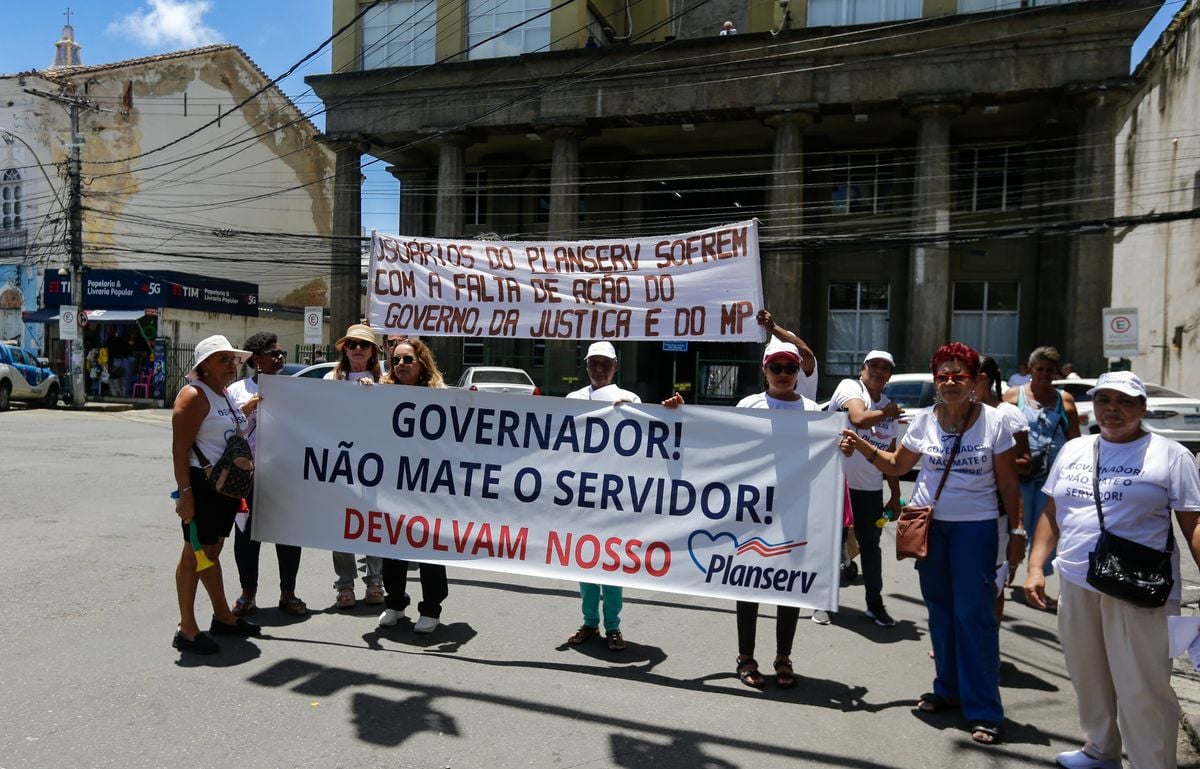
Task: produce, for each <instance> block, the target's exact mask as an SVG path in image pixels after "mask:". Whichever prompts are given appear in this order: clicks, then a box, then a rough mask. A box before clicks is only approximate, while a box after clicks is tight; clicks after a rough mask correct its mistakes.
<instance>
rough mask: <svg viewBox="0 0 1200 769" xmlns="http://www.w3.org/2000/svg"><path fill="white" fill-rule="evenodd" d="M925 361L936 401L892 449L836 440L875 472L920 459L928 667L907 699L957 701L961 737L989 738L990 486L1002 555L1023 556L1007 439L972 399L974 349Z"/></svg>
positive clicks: (995, 684)
mask: <svg viewBox="0 0 1200 769" xmlns="http://www.w3.org/2000/svg"><path fill="white" fill-rule="evenodd" d="M930 368H931V369H932V370H933V380H934V385H935V386H936V388H937V395H938V403H937V405H936V406H934V408H933V410H931V411H929V412H926V413H924V414H919V415H918V416H917V417H916V418H915V419H913V421H912V424H910V425H909V428H908V431H907V432H906V433H905V435H904V438H903V439H902V441H901V443H900V446H899V447H898V448H897V449H896V451H894V452H891V451H881V450H879V449H878V448H877V447H876V446H873V445H872V444H870V443H868V442H867V441H865V440H863V439H862V438H861V437H860V436H859V435H858V434H857V433H855V432H854V431H852V430H844V431H843V432H842V441H841V448H842V452H843V453H845V454H846V455H847V456H849V454H850V453H851V452H852V451H858V452H859V453H861V454H862V455H863V456H864V457H866V458H867V461H869V462H870V463H871V464H872V465H874V466H875V467H877V468H879V469H880V470H882V471H883V473H884V474H885V475H904V474H905V473H907V472H908V471H909V470H911V469H912V468H913V467H915V466H916V465H917V462H918V461H919V462H920V463H921V469H920V473H919V474H918V475H917V482H916V485H915V487H914V489H913V495H912V499H911V500H910V503H911V504H913V505H917V506H924V505H931V506H932V507H933V521H932V525H931V527H930V533H929V552H928V554H927V555H926V556H925V558H923V559H921V560H919V561H917V573H918V575H919V577H920V582H921V596H922V597H923V598H924V600H925V606H926V608H928V610H929V636H930V640H931V641H932V644H933V651H934V666H935V668H936V673H935V677H934V681H933V691H932V692H929V693H927V694H922V695H921V699H920V701H919V702H918V703H917V708H918V709H919V710H921V711H922V712H925V713H932V712H935V711H940V710H950V709H953V708H961V709H962V713H963V716H965V718H966V720H967V723H968V724H969V728H970V730H971V739H973V740H975V741H976V742H978V743H981V744H984V745H991V744H993V743H996V742H999V741H1000V737H1001V731H1000V730H1001V723H1002V722H1003V720H1004V708H1003V706H1002V705H1001V703H1000V680H999V679H1000V636H999V633H1000V625H999V623H998V622H997V621H996V615H995V613H994V606H995V597H996V593H995V587H994V579H995V560H996V549H997V547H998V546H999V532H998V531H997V528H996V518H997V517H998V515H999V507H998V505H997V492H999V496H1000V499H1001V500H1003V502H1004V509H1005V512H1006V513H1007V515H1008V521H1009V529H1010V531H1009V533H1010V535H1011V536H1010V538H1009V542H1008V560H1009V562H1010V563H1014V564H1016V563H1020V562H1021V561H1022V559H1023V558H1024V555H1025V531H1024V530H1023V529H1022V528H1021V520H1022V518H1021V492H1020V484H1019V482H1018V479H1017V467H1016V451H1014V450H1013V447H1014V445H1015V444H1014V442H1013V437H1012V433H1011V432H1010V431H1009V430H1008V429H1007V428H1006V427H1005V424H1004V420H1003V418H1002V417H1001V415H1000V413H999V412H998V411H997V410H996V409H994V408H992V407H991V406H987V405H983V404H980V403H977V402H976V401H975V397H974V394H975V382H976V380H977V379H978V378H979V376H980V373H979V354H978V353H976V352H975V351H974V350H972V349H971V348H970V347H968V346H966V345H964V344H961V343H958V342H954V343H951V344H948V345H945V346H943V347H942V348H940V349H939V350H938V351H937V352H936V353H934V355H933V358H932V359H931V360H930Z"/></svg>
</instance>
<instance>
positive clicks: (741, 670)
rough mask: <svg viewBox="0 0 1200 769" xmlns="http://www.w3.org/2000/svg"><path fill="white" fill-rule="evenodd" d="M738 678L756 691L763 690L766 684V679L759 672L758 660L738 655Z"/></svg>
mask: <svg viewBox="0 0 1200 769" xmlns="http://www.w3.org/2000/svg"><path fill="white" fill-rule="evenodd" d="M737 677H738V678H740V679H741V680H742V683H744V684H745V685H746V686H753V687H754V688H755V689H761V688H762V687H763V685H764V684H766V679H765V678H763V674H762V673H760V672H758V660H756V659H754V658H753V657H743V656H741V655H738V658H737Z"/></svg>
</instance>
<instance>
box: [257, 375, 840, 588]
mask: <svg viewBox="0 0 1200 769" xmlns="http://www.w3.org/2000/svg"><path fill="white" fill-rule="evenodd" d="M259 386H260V387H261V389H262V393H263V401H262V404H261V405H260V406H259V416H258V427H257V431H258V442H257V457H256V464H257V468H258V469H257V470H256V472H255V479H254V515H253V532H252V533H253V536H254V538H255V539H258V540H263V541H267V542H276V543H284V544H290V545H300V546H302V547H316V548H323V549H326V550H339V551H343V552H353V553H359V554H366V555H379V556H384V557H388V558H397V559H402V560H414V561H428V562H435V563H444V564H452V565H455V566H462V567H467V568H475V569H490V570H493V571H502V572H510V573H516V574H530V575H536V576H543V577H556V578H559V579H570V580H579V581H583V582H599V583H603V584H608V585H625V586H629V587H638V588H646V589H650V590H662V591H667V592H673V593H687V594H692V595H703V596H714V597H721V598H733V599H742V600H749V601H760V602H765V603H776V604H790V605H795V606H806V607H810V608H820V609H828V610H830V611H833V610H836V608H837V598H838V582H839V563H840V561H841V542H842V539H841V537H842V504H843V496H844V495H843V480H842V463H841V454H840V453H839V452H838V451H837V445H836V435H837V433H838V431H839V430H840V429H841V427H842V426H843V424H844V422H845V417H844V415H842V414H838V413H833V414H827V413H825V412H803V411H795V410H790V409H789V410H778V411H776V410H771V409H733V408H718V407H709V406H682V407H680V408H678V409H675V410H670V409H666V408H664V407H662V406H653V405H647V404H636V405H634V404H622V405H620V406H614V405H611V404H606V403H603V402H600V401H586V400H571V399H565V398H535V397H528V398H527V397H523V396H511V395H493V394H487V393H472V392H467V391H463V390H452V389H431V388H424V387H406V386H401V385H376V386H374V387H363V386H361V385H355V384H353V383H349V382H323V381H319V380H311V379H294V378H291V377H262V379H261V381H260V383H259Z"/></svg>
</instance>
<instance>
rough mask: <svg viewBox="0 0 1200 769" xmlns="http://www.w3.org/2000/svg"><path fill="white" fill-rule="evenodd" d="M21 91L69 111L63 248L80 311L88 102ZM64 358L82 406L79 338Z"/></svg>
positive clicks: (84, 398) (70, 344) (84, 399)
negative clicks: (82, 152) (82, 124)
mask: <svg viewBox="0 0 1200 769" xmlns="http://www.w3.org/2000/svg"><path fill="white" fill-rule="evenodd" d="M25 92H26V93H28V94H32V95H34V96H39V97H41V98H43V99H49V100H51V101H56V102H58V103H60V104H64V105H66V107H67V109H68V110H69V112H70V115H71V142H70V144H69V145H68V150H69V152H68V156H67V181H68V199H67V233H68V234H67V252H68V255H69V256H70V260H71V301H73V302H74V303H75V306H76V308H77V310H78V311H79V312H81V313H82V312H83V309H84V308H83V182H82V178H81V177H82V168H81V163H80V160H79V148H80V146H82V144H83V136H81V135H80V133H79V113H80V111H81V110H83V109H85V108H86V109H91V108H92V104H91V103H90V102H89V101H87V100H86V99H80V98H77V97H75V96H67V95H65V94H57V93H48V92H46V91H40V90H38V89H36V88H26V89H25ZM67 360H69V361H70V368H71V371H70V374H71V397H72V401H71V402H72V403H73V404H74V405H76V406H82V405H84V404H85V403H87V386H86V385H85V384H84V381H83V341H82V340H77V341H73V342H67Z"/></svg>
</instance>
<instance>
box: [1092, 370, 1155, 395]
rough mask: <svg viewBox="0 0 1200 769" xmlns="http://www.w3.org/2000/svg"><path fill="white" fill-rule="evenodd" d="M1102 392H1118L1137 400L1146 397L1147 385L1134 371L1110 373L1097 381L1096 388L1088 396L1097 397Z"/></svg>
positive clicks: (1102, 375) (1106, 373) (1101, 376)
mask: <svg viewBox="0 0 1200 769" xmlns="http://www.w3.org/2000/svg"><path fill="white" fill-rule="evenodd" d="M1100 390H1116V391H1117V392H1119V393H1125V394H1126V395H1132V396H1133V397H1135V398H1137V397H1139V396H1140V397H1142V398H1145V397H1146V385H1144V384H1142V380H1141V379H1139V378H1138V375H1137V374H1135V373H1133V372H1132V371H1108V372H1105V373H1103V374H1101V375H1100V378H1099V379H1097V380H1096V386H1095V387H1093V388H1092V389H1090V390H1088V391H1087V394H1088V395H1095V394H1096V393H1097V392H1098V391H1100Z"/></svg>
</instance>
